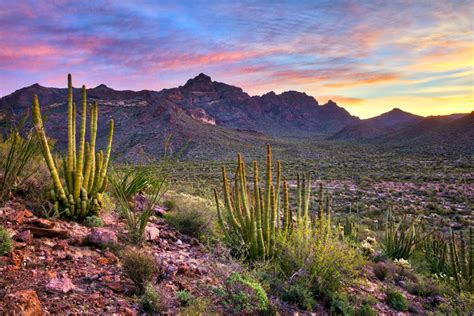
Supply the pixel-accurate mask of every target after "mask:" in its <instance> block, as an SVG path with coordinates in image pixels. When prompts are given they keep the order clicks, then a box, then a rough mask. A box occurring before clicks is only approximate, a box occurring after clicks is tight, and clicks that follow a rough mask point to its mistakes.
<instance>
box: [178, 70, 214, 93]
mask: <svg viewBox="0 0 474 316" xmlns="http://www.w3.org/2000/svg"><path fill="white" fill-rule="evenodd" d="M184 88H185V89H186V90H189V91H191V92H210V91H214V86H213V82H212V79H211V77H209V76H208V75H205V74H203V73H200V74H199V75H197V76H196V77H194V78H192V79H189V80H188V81H187V82H186V84H185V85H184Z"/></svg>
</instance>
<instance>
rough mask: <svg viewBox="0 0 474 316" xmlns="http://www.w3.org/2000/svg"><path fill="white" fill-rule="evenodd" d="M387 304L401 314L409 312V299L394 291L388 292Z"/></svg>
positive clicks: (389, 290)
mask: <svg viewBox="0 0 474 316" xmlns="http://www.w3.org/2000/svg"><path fill="white" fill-rule="evenodd" d="M387 304H388V306H390V307H391V308H393V309H395V310H397V311H399V312H404V311H407V310H408V302H407V299H406V298H405V296H404V295H403V294H402V293H400V292H399V291H397V290H394V289H388V291H387Z"/></svg>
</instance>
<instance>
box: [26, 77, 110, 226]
mask: <svg viewBox="0 0 474 316" xmlns="http://www.w3.org/2000/svg"><path fill="white" fill-rule="evenodd" d="M67 95H68V103H67V104H68V146H67V153H66V156H65V158H63V170H64V182H62V181H61V180H60V178H59V172H58V169H57V165H56V162H55V161H54V159H53V156H52V154H51V149H50V147H49V144H48V140H47V137H46V133H45V131H44V126H43V120H42V117H41V112H40V106H39V101H38V97H37V96H36V95H35V96H34V98H33V109H32V113H33V123H34V126H35V129H36V133H37V134H38V138H39V139H40V142H41V147H42V151H43V156H44V158H45V160H46V164H47V165H48V169H49V171H50V174H51V178H52V180H53V188H52V189H51V191H50V194H49V198H50V199H51V201H52V203H53V205H54V206H53V208H54V211H55V212H56V214H57V215H63V216H66V217H70V218H85V217H87V216H90V215H91V214H98V212H99V210H100V207H101V205H102V193H103V192H104V191H105V188H106V185H107V177H106V174H107V168H108V164H109V159H110V153H111V150H112V139H113V132H114V122H113V120H110V123H109V138H108V143H107V149H106V153H105V155H104V153H103V151H102V150H100V151H99V152H97V153H96V152H95V143H96V137H97V121H98V105H97V102H95V103H93V104H92V105H91V106H90V116H91V120H90V143H87V142H86V141H85V138H86V125H87V122H86V121H87V95H86V87H85V86H82V104H81V124H80V129H79V149H78V152H77V147H76V104H75V103H74V102H73V94H72V78H71V75H70V74H69V75H68V94H67Z"/></svg>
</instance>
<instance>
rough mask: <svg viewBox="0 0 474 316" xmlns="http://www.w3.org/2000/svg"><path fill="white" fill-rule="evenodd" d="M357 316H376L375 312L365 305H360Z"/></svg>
mask: <svg viewBox="0 0 474 316" xmlns="http://www.w3.org/2000/svg"><path fill="white" fill-rule="evenodd" d="M356 315H357V316H377V312H376V311H375V310H374V309H373V308H372V306H370V305H369V304H367V303H364V304H362V305H361V306H360V307H359V309H358V310H357V312H356Z"/></svg>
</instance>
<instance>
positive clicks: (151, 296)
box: [141, 284, 164, 313]
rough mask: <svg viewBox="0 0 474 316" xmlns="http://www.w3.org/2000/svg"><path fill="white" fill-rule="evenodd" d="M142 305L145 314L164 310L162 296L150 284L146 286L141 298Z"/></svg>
mask: <svg viewBox="0 0 474 316" xmlns="http://www.w3.org/2000/svg"><path fill="white" fill-rule="evenodd" d="M141 304H142V308H143V310H144V311H145V312H149V313H157V312H162V311H163V310H164V307H163V305H162V302H161V297H160V294H159V293H158V292H157V291H156V290H155V288H154V287H153V286H151V285H150V284H148V285H146V286H145V291H144V292H143V295H142V297H141Z"/></svg>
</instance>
